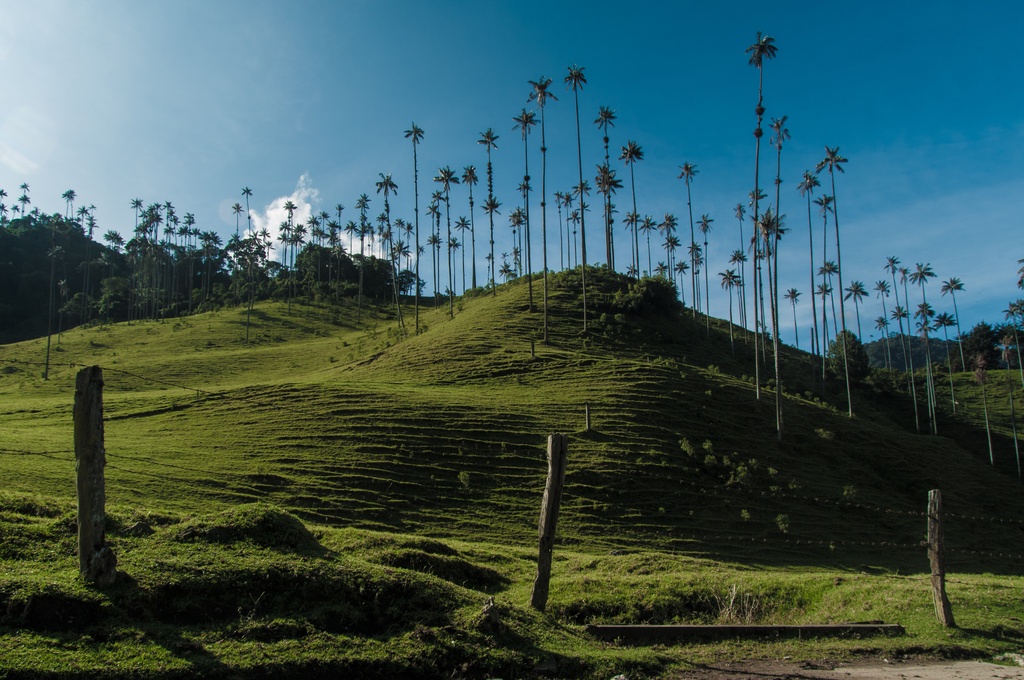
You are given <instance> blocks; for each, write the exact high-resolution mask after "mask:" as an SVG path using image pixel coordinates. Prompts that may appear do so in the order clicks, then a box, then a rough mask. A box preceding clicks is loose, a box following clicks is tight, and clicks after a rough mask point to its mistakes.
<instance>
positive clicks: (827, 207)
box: [813, 194, 836, 356]
mask: <svg viewBox="0 0 1024 680" xmlns="http://www.w3.org/2000/svg"><path fill="white" fill-rule="evenodd" d="M813 203H814V205H816V206H818V214H819V215H821V261H822V262H823V263H824V262H827V261H828V214H829V213H830V212H832V197H831V196H829V195H827V194H826V195H824V196H819V197H818V198H816V199H814V201H813ZM818 272H819V275H820V274H821V272H822V268H821V267H819V268H818ZM833 273H834V272H833ZM833 312H835V310H833ZM835 323H836V322H835V318H833V319H832V325H833V326H835ZM821 339H822V342H821V343H820V347H821V348H822V356H824V349H825V348H827V347H828V328H823V329H821Z"/></svg>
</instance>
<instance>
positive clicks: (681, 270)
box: [675, 260, 742, 307]
mask: <svg viewBox="0 0 1024 680" xmlns="http://www.w3.org/2000/svg"><path fill="white" fill-rule="evenodd" d="M689 268H690V265H689V264H687V263H686V260H678V261H676V266H675V276H676V277H678V279H679V298H680V300H681V301H682V303H683V307H686V286H684V285H683V284H684V283H685V281H686V270H687V269H689ZM741 285H742V284H741Z"/></svg>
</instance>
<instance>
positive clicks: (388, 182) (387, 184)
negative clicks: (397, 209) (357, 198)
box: [376, 172, 405, 329]
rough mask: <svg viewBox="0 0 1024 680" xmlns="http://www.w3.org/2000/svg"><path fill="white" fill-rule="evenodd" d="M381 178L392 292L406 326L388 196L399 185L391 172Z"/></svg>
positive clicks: (400, 322)
mask: <svg viewBox="0 0 1024 680" xmlns="http://www.w3.org/2000/svg"><path fill="white" fill-rule="evenodd" d="M378 175H379V176H380V179H379V180H377V183H376V187H377V193H378V194H384V220H385V223H386V226H387V233H388V235H389V238H388V241H389V243H388V244H387V251H388V258H389V260H390V262H391V287H392V289H393V290H392V293H393V294H394V298H395V310H396V313H397V314H398V327H399V328H402V329H404V328H405V320H404V319H403V318H402V299H401V297H400V296H399V290H398V267H399V265H400V263H399V262H398V261H397V260H396V259H395V248H394V243H393V240H394V237H393V236H392V235H391V203H390V202H389V200H388V198H389V196H390V195H391V194H395V195H397V194H398V185H397V184H395V181H394V180H393V179H391V174H390V173H388V174H387V175H385V174H384V173H383V172H381V173H378Z"/></svg>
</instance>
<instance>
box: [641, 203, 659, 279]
mask: <svg viewBox="0 0 1024 680" xmlns="http://www.w3.org/2000/svg"><path fill="white" fill-rule="evenodd" d="M655 227H657V224H655V222H654V218H653V217H651V216H650V215H644V219H643V221H642V222H640V231H642V232H644V235H645V236H646V238H647V269H646V270H645V271H646V272H647V275H648V276H653V275H654V265H653V263H652V260H651V232H652V231H654V229H655Z"/></svg>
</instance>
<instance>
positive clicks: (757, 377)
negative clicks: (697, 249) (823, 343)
mask: <svg viewBox="0 0 1024 680" xmlns="http://www.w3.org/2000/svg"><path fill="white" fill-rule="evenodd" d="M754 111H755V113H757V127H756V128H755V129H754V140H755V144H754V289H755V293H754V294H755V295H757V292H756V291H757V289H758V285H759V278H760V277H759V276H758V270H759V269H760V266H759V265H758V259H757V253H758V245H757V243H758V238H757V221H758V218H759V217H760V212H759V208H760V205H759V202H758V201H759V199H760V196H761V137H762V135H763V132H762V130H761V123H762V121H763V120H764V69H762V68H761V66H760V65H758V67H757V108H756V109H754ZM705 257H707V253H705ZM757 307H758V305H757V300H756V299H755V300H754V386H755V394H756V398H757V399H758V400H760V399H761V357H760V355H758V352H757V350H758V346H757V344H758V336H760V334H761V328H760V326H759V325H758V314H757V312H758V310H757ZM763 316H764V314H763V311H762V317H763ZM762 345H763V341H762Z"/></svg>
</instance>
